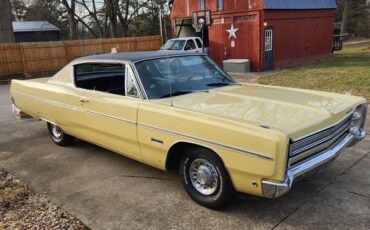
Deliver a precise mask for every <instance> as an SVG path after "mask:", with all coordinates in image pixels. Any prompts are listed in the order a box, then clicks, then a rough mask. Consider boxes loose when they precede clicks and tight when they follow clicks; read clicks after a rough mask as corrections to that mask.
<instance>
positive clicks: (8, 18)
mask: <svg viewBox="0 0 370 230" xmlns="http://www.w3.org/2000/svg"><path fill="white" fill-rule="evenodd" d="M12 21H13V20H12V9H11V5H10V0H0V43H5V42H14V32H13V24H12Z"/></svg>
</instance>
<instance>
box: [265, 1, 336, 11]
mask: <svg viewBox="0 0 370 230" xmlns="http://www.w3.org/2000/svg"><path fill="white" fill-rule="evenodd" d="M264 3H265V9H269V10H270V9H275V10H277V9H294V10H300V9H336V8H337V4H336V2H335V0H264Z"/></svg>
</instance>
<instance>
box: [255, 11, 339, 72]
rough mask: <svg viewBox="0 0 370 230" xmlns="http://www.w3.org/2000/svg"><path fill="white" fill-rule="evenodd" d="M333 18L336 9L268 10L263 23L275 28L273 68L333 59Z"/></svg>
mask: <svg viewBox="0 0 370 230" xmlns="http://www.w3.org/2000/svg"><path fill="white" fill-rule="evenodd" d="M334 15H335V10H295V11H289V10H284V11H267V10H266V11H265V12H264V21H265V22H267V24H268V27H273V29H274V35H273V36H274V37H273V62H274V68H276V67H283V66H286V65H290V64H294V63H299V62H302V61H306V60H312V59H315V58H319V57H328V56H331V55H332V36H333V26H334ZM261 33H262V35H263V36H261V39H263V37H264V34H263V33H264V31H263V29H262V30H261ZM263 50H264V49H263Z"/></svg>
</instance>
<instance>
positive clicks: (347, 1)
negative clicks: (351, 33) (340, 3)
mask: <svg viewBox="0 0 370 230" xmlns="http://www.w3.org/2000/svg"><path fill="white" fill-rule="evenodd" d="M349 8H350V0H344V8H343V14H342V25H341V28H340V33H341V34H346V33H347V25H348V13H349Z"/></svg>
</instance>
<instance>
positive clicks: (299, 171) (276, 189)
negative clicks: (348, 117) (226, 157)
mask: <svg viewBox="0 0 370 230" xmlns="http://www.w3.org/2000/svg"><path fill="white" fill-rule="evenodd" d="M362 138H363V137H362ZM355 139H356V137H355V136H354V135H353V134H348V135H347V136H345V137H344V138H343V139H342V140H341V141H339V142H338V143H337V144H336V145H334V146H332V147H331V148H329V149H327V150H324V151H322V152H321V153H320V154H318V155H315V156H314V157H312V158H309V159H307V160H305V161H303V162H301V163H299V164H297V165H295V166H293V167H291V168H288V171H287V173H286V178H285V181H283V182H278V181H269V180H262V190H263V194H264V196H265V197H267V198H275V197H279V196H282V195H284V194H285V193H287V192H288V191H289V190H290V189H291V187H292V185H293V182H294V180H295V179H296V178H298V177H300V176H302V175H304V174H306V173H308V172H310V171H312V170H314V169H316V168H318V167H319V166H322V165H324V164H327V163H329V162H330V161H331V160H334V159H335V158H336V157H338V156H339V155H340V153H341V152H342V151H343V150H344V149H345V148H346V147H347V146H349V145H350V144H351V143H352V142H353V141H355Z"/></svg>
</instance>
